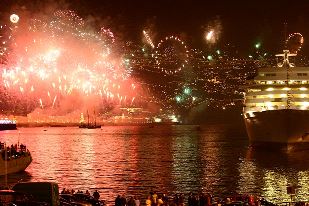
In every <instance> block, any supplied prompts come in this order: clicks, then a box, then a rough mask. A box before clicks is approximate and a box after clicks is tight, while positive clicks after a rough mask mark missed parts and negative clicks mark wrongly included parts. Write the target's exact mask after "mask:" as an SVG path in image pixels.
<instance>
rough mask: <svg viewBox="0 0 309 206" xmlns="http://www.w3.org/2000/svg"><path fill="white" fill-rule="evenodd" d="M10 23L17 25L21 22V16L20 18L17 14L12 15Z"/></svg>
mask: <svg viewBox="0 0 309 206" xmlns="http://www.w3.org/2000/svg"><path fill="white" fill-rule="evenodd" d="M10 21H11V22H12V23H14V24H17V23H18V21H19V16H18V15H17V14H12V15H11V16H10Z"/></svg>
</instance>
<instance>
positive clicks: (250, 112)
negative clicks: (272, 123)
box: [247, 111, 255, 117]
mask: <svg viewBox="0 0 309 206" xmlns="http://www.w3.org/2000/svg"><path fill="white" fill-rule="evenodd" d="M247 114H248V115H249V117H255V115H254V113H253V111H249V112H248V113H247Z"/></svg>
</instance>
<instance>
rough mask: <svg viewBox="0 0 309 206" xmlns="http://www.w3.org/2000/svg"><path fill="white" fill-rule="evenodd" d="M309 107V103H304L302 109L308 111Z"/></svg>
mask: <svg viewBox="0 0 309 206" xmlns="http://www.w3.org/2000/svg"><path fill="white" fill-rule="evenodd" d="M308 106H309V102H303V103H302V106H301V107H300V109H301V110H307V109H308Z"/></svg>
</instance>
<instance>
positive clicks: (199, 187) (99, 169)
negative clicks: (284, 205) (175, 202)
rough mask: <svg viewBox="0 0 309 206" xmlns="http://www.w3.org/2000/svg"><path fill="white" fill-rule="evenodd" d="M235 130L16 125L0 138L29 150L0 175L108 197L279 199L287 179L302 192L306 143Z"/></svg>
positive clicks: (301, 195) (307, 169)
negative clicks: (257, 145)
mask: <svg viewBox="0 0 309 206" xmlns="http://www.w3.org/2000/svg"><path fill="white" fill-rule="evenodd" d="M239 131H240V130H239V129H238V128H235V127H234V126H233V125H226V124H208V125H204V126H195V125H168V126H164V125H161V126H155V127H153V128H150V127H149V126H118V127H115V126H104V127H102V128H101V129H100V130H84V129H79V128H77V127H76V128H73V127H68V128H55V127H50V128H47V129H46V128H19V130H18V131H8V132H6V133H0V141H1V142H7V143H10V142H13V143H14V142H17V141H18V140H19V141H20V142H22V143H24V144H26V145H27V147H28V148H29V150H30V151H31V154H32V157H33V162H32V163H31V165H30V166H29V167H28V168H27V170H26V173H20V174H16V176H15V175H13V176H11V175H10V176H8V178H7V179H8V182H9V184H13V183H16V182H18V181H20V180H21V179H23V181H54V182H57V183H59V187H60V189H62V188H64V187H65V188H67V189H72V188H74V189H75V190H83V191H85V190H86V189H88V190H90V191H91V192H93V191H94V190H95V189H98V191H99V192H100V195H101V197H102V198H103V199H105V200H107V201H108V202H113V201H114V199H115V197H116V196H117V195H118V194H124V195H127V196H129V195H137V196H139V197H140V198H141V199H142V198H145V197H146V196H147V194H148V193H149V191H151V190H156V191H158V192H166V193H168V194H171V193H176V192H177V193H184V194H188V193H189V192H195V193H196V192H205V193H206V192H210V193H212V194H213V195H214V196H216V197H224V196H227V195H232V194H235V193H250V194H256V195H261V196H263V197H266V198H267V199H269V200H275V201H276V198H279V199H278V201H285V200H289V198H290V196H289V195H288V194H287V191H286V186H287V185H288V184H295V185H297V186H299V188H298V195H297V196H296V198H298V199H299V200H301V199H306V198H308V197H309V195H308V194H307V193H306V192H307V191H309V188H308V186H307V183H308V181H309V164H308V161H309V160H307V159H308V158H306V151H304V152H300V153H291V154H288V153H286V154H284V153H283V154H281V153H279V152H277V151H273V150H263V151H258V150H255V149H253V148H250V147H248V139H247V137H246V135H245V131H244V130H242V132H240V133H239ZM1 178H2V179H0V183H1V184H3V183H4V180H5V179H4V178H3V177H1ZM308 199H309V198H308Z"/></svg>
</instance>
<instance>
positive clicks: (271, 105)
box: [265, 102, 274, 110]
mask: <svg viewBox="0 0 309 206" xmlns="http://www.w3.org/2000/svg"><path fill="white" fill-rule="evenodd" d="M265 104H266V106H267V109H268V110H273V109H274V107H273V106H274V105H273V103H271V102H266V103H265Z"/></svg>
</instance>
